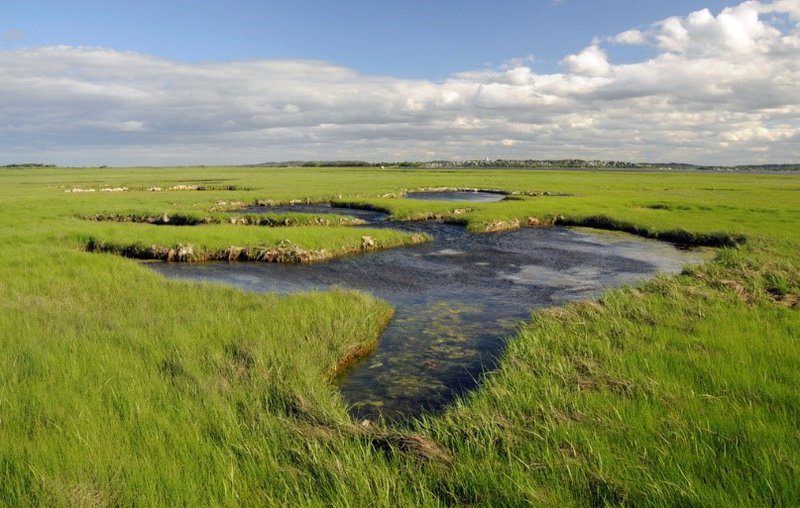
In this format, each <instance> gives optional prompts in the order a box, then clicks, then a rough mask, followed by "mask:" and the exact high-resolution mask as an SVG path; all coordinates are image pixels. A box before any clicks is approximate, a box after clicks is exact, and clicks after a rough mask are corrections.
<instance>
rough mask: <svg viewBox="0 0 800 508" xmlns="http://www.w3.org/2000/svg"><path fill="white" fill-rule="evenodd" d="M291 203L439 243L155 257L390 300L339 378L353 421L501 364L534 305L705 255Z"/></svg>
mask: <svg viewBox="0 0 800 508" xmlns="http://www.w3.org/2000/svg"><path fill="white" fill-rule="evenodd" d="M290 209H291V210H292V211H298V212H313V213H331V212H334V213H343V214H349V215H356V216H358V217H360V218H362V219H364V220H366V221H368V222H370V227H392V228H394V229H401V230H405V231H415V232H424V233H428V234H430V235H432V236H433V237H434V239H435V240H434V241H433V242H431V243H428V244H423V245H417V246H411V247H403V248H398V249H391V250H386V251H381V252H374V253H369V254H363V255H359V256H354V257H348V258H343V259H337V260H333V261H330V262H327V263H322V264H315V265H279V264H261V263H207V264H194V265H193V264H182V263H155V264H149V265H148V266H150V267H151V268H153V269H154V270H156V271H158V272H160V273H162V274H164V275H166V276H169V277H181V278H189V279H200V280H206V281H215V282H222V283H225V284H231V285H234V286H237V287H240V288H242V289H245V290H251V291H265V292H267V291H269V292H280V293H289V292H297V291H310V290H321V289H329V288H352V289H359V290H363V291H368V292H370V293H372V294H374V295H375V296H377V297H379V298H383V299H385V300H387V301H388V302H390V303H391V304H392V305H393V306H394V308H395V311H396V312H395V316H394V318H393V320H392V321H391V323H390V324H389V326H388V327H387V329H386V330H385V331H384V333H383V335H382V336H381V339H380V342H379V345H378V348H377V350H376V351H375V352H374V353H373V354H372V355H371V356H370V357H368V358H367V359H365V360H364V361H362V362H361V363H359V364H358V365H356V366H355V367H354V368H353V369H352V370H351V371H350V372H348V373H347V375H346V376H345V377H344V379H342V381H341V385H340V387H341V392H342V394H343V396H344V398H345V400H347V401H348V402H349V403H350V404H351V405H352V408H353V409H352V412H353V414H354V416H356V417H357V418H376V417H378V416H384V417H386V418H389V419H398V420H399V419H403V418H407V417H409V416H413V415H416V414H419V413H420V412H422V411H436V410H439V409H441V408H442V407H443V406H444V405H445V404H447V403H448V402H451V401H452V400H453V398H454V397H456V396H457V395H459V394H461V393H463V392H464V391H465V390H469V389H471V388H474V387H475V386H476V384H477V382H478V380H479V378H480V376H481V374H482V373H484V372H486V371H487V370H489V369H491V368H492V367H494V366H495V365H496V361H497V359H498V356H499V354H500V353H501V352H502V349H503V344H504V340H505V338H506V337H508V336H509V335H510V334H512V333H513V332H514V330H515V328H516V326H518V324H519V323H520V322H521V321H524V320H526V319H528V318H529V317H530V313H531V310H532V309H534V308H537V307H545V306H552V305H557V304H559V303H562V302H565V301H570V300H579V299H586V298H592V297H595V296H597V295H599V294H600V293H602V292H603V290H604V289H605V288H609V287H614V286H619V285H622V284H626V283H630V282H635V281H638V280H641V279H643V278H646V277H648V276H651V275H652V274H654V273H656V272H667V273H675V272H678V271H679V270H680V268H681V266H682V265H684V264H687V263H692V262H699V261H700V260H701V258H700V256H699V254H697V253H691V252H686V251H680V250H678V249H676V248H674V247H672V246H670V245H668V244H663V243H658V242H653V241H646V240H641V239H638V238H636V237H632V236H628V235H620V234H597V233H589V232H586V231H579V230H572V229H566V228H545V229H523V230H518V231H513V232H505V233H489V234H471V233H467V232H466V231H465V230H464V229H463V228H462V227H460V226H455V225H448V224H444V223H441V222H433V221H428V222H388V221H386V220H385V216H384V215H383V214H381V213H376V212H365V211H359V210H350V209H346V210H342V209H335V208H333V209H332V208H331V207H330V206H327V205H300V206H293V207H291V208H290ZM262 210H269V211H281V210H279V209H278V207H270V208H268V209H262Z"/></svg>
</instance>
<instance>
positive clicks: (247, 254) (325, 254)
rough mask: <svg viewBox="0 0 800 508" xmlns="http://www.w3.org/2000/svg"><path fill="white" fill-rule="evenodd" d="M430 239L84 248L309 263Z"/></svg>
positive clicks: (186, 258) (154, 256)
mask: <svg viewBox="0 0 800 508" xmlns="http://www.w3.org/2000/svg"><path fill="white" fill-rule="evenodd" d="M428 241H430V237H429V236H427V235H422V234H415V235H411V236H410V237H408V238H407V239H406V240H405V241H400V242H397V243H394V242H389V243H384V244H381V243H380V242H379V241H378V240H376V239H375V238H373V237H371V236H362V237H361V243H360V244H359V245H356V246H349V247H344V248H339V249H335V250H328V249H318V250H313V249H305V248H303V247H300V246H299V245H297V244H295V243H293V242H291V241H289V240H283V241H281V243H280V244H278V245H277V246H273V247H264V246H244V247H240V246H230V247H227V248H225V249H206V248H202V247H196V246H194V245H191V244H177V245H175V246H172V247H167V246H163V245H155V244H154V245H149V246H148V245H143V244H141V243H133V244H119V243H113V242H103V241H98V240H95V239H94V238H90V239H89V240H88V241H87V242H86V244H85V246H84V248H85V250H86V251H87V252H104V253H111V254H117V255H119V256H123V257H128V258H134V259H145V260H160V261H169V262H180V263H201V262H206V261H259V262H263V263H285V264H310V263H316V262H320V261H327V260H330V259H334V258H337V257H342V256H348V255H352V254H358V253H361V252H370V251H377V250H382V249H388V248H392V247H400V246H403V245H414V244H419V243H424V242H428Z"/></svg>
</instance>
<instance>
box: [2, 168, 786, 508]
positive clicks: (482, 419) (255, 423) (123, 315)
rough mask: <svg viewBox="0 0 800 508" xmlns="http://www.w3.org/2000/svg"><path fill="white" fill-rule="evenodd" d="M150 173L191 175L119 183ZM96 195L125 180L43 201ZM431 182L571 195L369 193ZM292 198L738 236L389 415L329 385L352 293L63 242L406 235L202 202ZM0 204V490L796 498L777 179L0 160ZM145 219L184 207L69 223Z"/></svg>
mask: <svg viewBox="0 0 800 508" xmlns="http://www.w3.org/2000/svg"><path fill="white" fill-rule="evenodd" d="M175 185H201V186H205V188H206V189H207V190H202V191H199V190H198V191H190V190H183V191H162V192H149V191H147V190H143V189H147V188H149V187H156V186H158V187H162V188H168V187H172V186H175ZM123 186H124V187H128V188H129V189H142V190H130V191H127V192H115V193H111V192H108V193H106V192H102V193H101V192H93V193H71V192H70V193H67V192H65V190H66V189H71V188H73V187H82V188H89V187H94V188H100V187H123ZM431 187H452V188H463V187H476V188H497V189H503V190H508V191H520V192H550V193H553V194H570V195H568V196H563V195H559V196H535V197H520V198H519V199H513V200H506V201H503V202H499V203H488V204H467V203H460V204H459V203H437V202H429V201H408V200H400V199H392V198H382V197H381V196H383V195H387V194H399V193H401V192H402V191H403V190H413V189H418V188H431ZM292 199H308V200H311V201H324V200H330V199H335V200H341V201H346V202H359V203H361V204H369V205H370V206H375V207H378V208H382V209H386V210H388V211H390V212H391V213H392V214H393V215H394V217H395V218H396V219H409V218H419V217H427V216H439V217H443V218H446V219H448V220H455V221H459V222H462V223H464V224H465V225H467V227H469V228H470V229H472V230H474V231H481V230H486V229H493V228H502V227H512V226H515V224H516V223H519V224H521V225H525V224H527V223H528V222H529V218H537V219H540V220H541V222H542V223H545V224H546V223H548V221H550V220H552V219H555V218H559V221H563V222H567V223H573V224H593V225H595V226H601V227H605V228H609V229H629V230H633V231H635V232H636V233H638V234H642V235H645V236H661V237H662V238H663V237H667V238H673V236H670V235H677V234H676V233H675V232H679V233H680V234H679V235H677V236H674V238H676V239H683V240H685V241H688V242H690V243H692V242H695V243H702V239H703V238H728V239H736V240H737V242H738V240H740V239H742V238H743V239H746V241H745V242H744V243H737V245H735V246H730V247H726V248H723V249H721V250H719V252H718V253H717V255H716V257H715V259H714V260H713V261H711V262H709V263H707V264H706V265H704V266H701V267H694V268H691V269H688V268H687V269H686V270H685V271H684V273H683V274H681V275H679V276H675V277H660V278H657V279H654V280H652V281H650V282H647V283H645V284H642V285H639V286H637V287H634V288H624V289H620V290H615V291H611V292H609V293H607V294H606V295H604V297H603V298H602V299H600V300H598V301H594V302H583V303H576V304H571V305H567V306H564V307H559V308H555V309H549V310H544V311H538V312H536V313H534V314H533V315H532V318H531V321H530V322H529V323H527V324H525V325H524V326H522V327H521V328H520V331H519V333H518V335H517V336H516V337H514V338H513V339H512V340H511V341H510V343H509V347H508V350H507V352H506V354H505V356H504V358H503V359H502V361H501V363H500V366H499V367H498V369H497V371H496V372H494V373H492V374H491V375H489V376H488V377H487V379H486V381H485V382H484V383H483V384H482V385H481V387H480V388H479V389H478V390H477V391H475V392H473V393H471V394H469V395H468V396H466V397H465V398H464V399H463V400H461V401H459V402H458V403H456V404H454V405H453V406H452V407H450V408H449V409H448V410H447V411H446V412H445V413H444V414H442V415H439V416H431V417H428V418H425V419H423V420H422V421H419V422H417V423H415V424H412V426H411V427H410V428H404V429H391V428H385V427H383V426H382V425H381V424H375V423H373V424H371V425H367V426H363V425H361V424H360V423H359V422H353V421H351V420H350V417H349V416H348V413H347V408H346V406H345V404H344V402H343V401H342V400H341V397H340V396H339V394H338V392H337V390H336V388H335V386H334V385H333V383H332V382H331V379H332V378H333V377H334V376H335V375H336V373H337V372H338V371H339V370H340V369H341V368H342V366H343V365H345V364H346V363H348V362H349V361H351V360H352V359H353V358H356V357H358V356H359V355H362V354H363V353H364V352H366V351H368V350H369V349H370V348H371V347H373V346H374V344H375V340H376V338H377V337H378V334H379V332H380V330H381V327H382V326H383V325H384V324H385V323H386V321H387V320H388V319H389V317H390V316H391V309H390V308H389V307H388V306H387V305H386V304H384V303H382V302H380V301H376V300H375V299H373V298H371V297H370V296H368V295H365V294H360V293H355V292H332V293H312V294H305V295H295V296H287V297H278V296H273V295H261V294H249V293H243V292H241V291H237V290H234V289H230V288H226V287H222V286H217V285H209V284H195V283H186V282H179V281H174V280H167V279H164V278H162V277H161V276H159V275H157V274H155V273H153V272H152V271H150V270H148V269H146V268H145V267H143V266H141V265H140V264H139V263H138V262H137V261H134V260H129V259H124V258H122V257H119V256H115V255H112V254H102V253H90V252H86V248H87V245H90V244H105V245H107V246H112V247H115V248H117V247H118V249H117V250H119V251H120V252H122V251H124V250H125V249H126V248H131V247H132V246H141V247H148V246H151V245H160V246H163V247H176V246H178V245H186V244H191V245H193V246H194V248H195V249H196V250H197V251H198V252H218V251H221V250H224V249H228V248H230V247H231V246H240V247H245V246H251V247H258V246H261V247H264V248H268V247H275V246H279V245H281V244H282V243H283V245H287V244H291V245H296V246H299V247H300V248H302V249H305V250H312V251H322V250H324V251H326V252H329V253H334V255H339V254H344V253H350V252H355V251H358V250H360V249H361V245H362V236H364V235H369V236H373V237H374V238H375V239H376V241H377V242H378V244H379V245H380V246H385V247H391V246H394V245H401V244H403V243H406V242H408V241H411V239H410V237H409V236H408V235H404V234H400V233H395V232H391V231H387V230H377V231H367V230H363V229H353V228H348V227H342V226H339V222H337V221H334V222H327V223H321V222H319V221H317V220H316V219H315V218H314V217H313V216H310V215H301V216H296V217H295V216H292V218H293V219H294V220H295V221H294V222H293V221H290V223H289V224H290V225H292V227H261V226H257V225H233V224H229V223H225V221H224V220H223V219H222V218H224V217H227V215H226V214H223V213H222V212H221V211H220V210H221V209H224V208H230V206H231V205H230V204H231V203H236V202H241V203H245V204H255V203H257V202H258V201H271V202H288V201H290V200H292ZM0 205H2V206H0V231H2V234H0V351H2V352H1V353H0V499H1V500H2V503H3V504H7V505H9V506H21V505H22V506H24V505H40V506H41V505H46V506H59V505H60V506H81V505H83V506H106V505H131V504H137V505H148V506H150V505H231V506H239V505H258V506H262V505H315V506H319V505H344V506H364V505H378V506H390V505H393V506H396V505H431V506H437V505H438V506H440V505H448V504H473V505H506V506H509V505H511V506H517V505H525V504H532V505H545V506H564V505H578V506H586V505H595V506H597V505H605V504H610V505H618V504H628V505H633V506H638V505H659V506H660V505H672V506H686V505H698V506H699V505H705V506H729V505H734V506H736V505H738V506H754V505H776V506H791V505H793V504H795V502H796V500H797V499H800V482H798V481H797V478H798V477H800V432H798V430H797V422H798V421H800V414H799V413H800V394H799V393H798V391H797V386H800V373H798V370H797V368H796V366H797V365H800V345H799V343H798V340H800V314H798V295H800V267H799V266H798V264H799V260H800V256H798V251H799V249H798V247H800V178H798V177H797V176H791V175H786V176H776V175H738V174H709V173H702V174H677V173H669V174H654V173H641V174H639V173H591V172H577V171H565V172H558V171H535V172H526V171H496V170H492V171H421V170H417V171H402V170H385V171H384V170H374V169H365V168H353V169H346V168H345V169H341V168H340V169H324V168H321V169H317V168H314V169H311V168H304V169H266V170H265V169H254V168H139V169H135V168H130V169H102V170H100V169H36V170H25V169H7V170H0ZM467 208H469V209H471V211H465V209H467ZM455 210H458V211H459V212H460V213H457V214H456V213H454V211H455ZM163 213H167V214H169V215H171V216H173V217H174V216H181V217H191V218H194V219H197V220H192V221H187V222H188V223H191V224H194V225H186V226H172V225H153V224H141V223H130V222H111V221H103V222H98V221H93V220H84V219H83V217H92V216H94V215H95V214H118V215H126V216H127V215H136V216H141V217H158V216H160V215H162V214H163ZM206 218H214V220H211V221H208V222H213V223H211V224H207V223H206V222H207V221H206V220H205V219H206ZM216 218H219V219H220V220H216ZM285 218H287V217H285V216H283V217H282V219H285ZM268 225H271V226H280V225H281V224H280V220H279V221H278V223H275V224H268ZM734 243H735V242H734ZM109 250H114V248H111V249H109Z"/></svg>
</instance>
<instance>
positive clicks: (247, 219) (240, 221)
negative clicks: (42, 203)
mask: <svg viewBox="0 0 800 508" xmlns="http://www.w3.org/2000/svg"><path fill="white" fill-rule="evenodd" d="M82 218H83V219H85V220H90V221H97V222H133V223H143V224H154V225H159V226H163V225H169V226H198V225H202V224H233V225H239V226H266V227H287V226H356V225H361V224H364V221H363V220H361V219H356V218H351V217H319V216H308V217H285V216H282V215H275V216H269V215H261V214H259V215H237V216H225V217H215V216H202V217H201V216H195V215H189V214H181V213H173V214H170V213H166V212H164V213H162V214H159V215H148V214H135V213H131V214H116V213H97V214H94V215H88V216H84V217H82Z"/></svg>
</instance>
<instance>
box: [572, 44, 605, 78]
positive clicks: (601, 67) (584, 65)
mask: <svg viewBox="0 0 800 508" xmlns="http://www.w3.org/2000/svg"><path fill="white" fill-rule="evenodd" d="M561 65H562V66H564V68H565V69H566V70H567V72H568V73H570V74H578V75H582V76H593V77H602V76H609V75H611V74H613V70H612V67H611V64H610V63H608V57H607V56H606V52H605V51H603V49H602V48H601V47H600V46H598V45H597V44H592V45H591V46H588V47H586V48H585V49H584V50H583V51H581V52H580V53H578V54H577V55H569V56H567V57H566V58H564V59H563V60H562V61H561Z"/></svg>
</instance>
